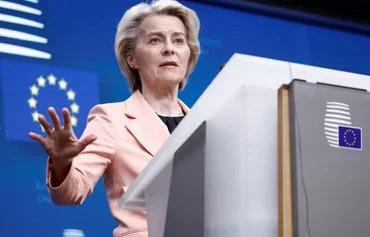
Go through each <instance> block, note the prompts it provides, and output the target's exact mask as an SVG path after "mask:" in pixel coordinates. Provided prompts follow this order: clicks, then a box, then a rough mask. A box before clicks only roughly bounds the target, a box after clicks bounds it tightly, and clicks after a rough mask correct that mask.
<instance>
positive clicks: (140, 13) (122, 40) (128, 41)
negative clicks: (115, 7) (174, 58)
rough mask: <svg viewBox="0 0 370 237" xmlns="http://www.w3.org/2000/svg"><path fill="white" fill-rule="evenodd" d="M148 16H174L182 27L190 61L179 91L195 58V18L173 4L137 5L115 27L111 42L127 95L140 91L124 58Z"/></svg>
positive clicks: (171, 0)
mask: <svg viewBox="0 0 370 237" xmlns="http://www.w3.org/2000/svg"><path fill="white" fill-rule="evenodd" d="M152 15H169V16H175V17H178V18H179V19H180V20H181V21H182V23H183V24H184V26H185V29H186V37H187V44H188V45H189V48H190V58H189V62H188V68H187V71H186V75H185V78H184V80H183V81H182V82H181V83H180V85H179V89H183V88H184V87H185V85H186V83H187V80H188V77H189V75H190V73H191V72H192V71H193V70H194V67H195V65H196V63H197V61H198V58H199V53H200V44H199V39H198V35H199V28H200V23H199V18H198V16H197V14H196V13H195V12H194V11H193V10H191V9H190V8H187V7H185V6H184V5H182V4H181V3H179V2H177V1H175V0H153V1H152V2H151V3H150V4H148V3H139V4H137V5H135V6H133V7H131V8H130V9H129V10H127V11H126V12H125V14H124V15H123V17H122V19H121V21H120V22H119V24H118V27H117V32H116V38H115V54H116V58H117V60H118V63H119V67H120V69H121V71H122V73H123V74H124V75H125V76H126V77H127V79H128V81H129V87H130V90H131V92H133V91H136V90H141V79H140V76H139V73H138V71H137V70H136V69H132V68H131V67H130V66H129V65H128V63H127V61H126V54H127V53H128V52H133V51H134V50H135V46H136V41H137V38H138V36H139V33H140V32H139V31H138V29H139V26H140V24H141V22H142V21H143V20H144V19H145V18H146V17H148V16H152Z"/></svg>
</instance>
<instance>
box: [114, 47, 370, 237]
mask: <svg viewBox="0 0 370 237" xmlns="http://www.w3.org/2000/svg"><path fill="white" fill-rule="evenodd" d="M295 78H299V79H302V80H306V81H308V82H313V83H316V82H322V83H328V84H334V85H341V86H351V87H354V88H361V89H368V90H370V77H369V76H365V75H359V74H354V73H349V72H342V71H336V70H331V69H325V68H318V67H313V66H308V65H302V64H296V63H291V62H287V61H279V60H274V59H267V58H261V57H255V56H250V55H242V54H234V55H233V56H232V57H231V59H230V60H229V61H228V63H227V64H226V65H225V66H224V67H223V69H222V70H221V71H220V72H219V74H218V75H217V76H216V78H215V79H214V80H213V81H212V83H211V84H210V85H209V87H208V88H207V89H206V91H205V92H204V93H203V94H202V95H201V96H200V98H199V99H198V101H197V102H196V103H195V104H194V106H193V107H192V110H191V112H190V113H189V114H188V115H187V116H186V117H185V118H184V119H183V120H182V122H181V123H180V124H179V126H178V127H177V128H176V129H175V131H174V132H173V133H172V135H171V136H170V138H169V139H168V140H167V141H166V143H165V144H164V145H163V146H162V148H161V149H160V151H159V152H158V153H157V154H156V156H155V157H154V158H153V159H152V160H151V161H150V162H149V164H148V165H147V167H146V168H145V169H144V170H143V172H142V173H141V174H140V175H139V176H138V177H137V179H136V180H135V181H134V183H133V184H132V185H131V187H130V188H129V189H128V190H127V192H126V193H125V194H124V195H123V196H122V198H121V199H120V206H121V208H124V209H131V210H146V211H147V217H148V231H149V236H150V237H173V236H176V237H182V236H184V237H185V236H186V237H189V236H192V237H203V236H207V237H225V236H232V237H246V236H253V237H276V236H278V223H279V221H278V220H279V215H278V210H279V208H278V158H277V157H278V137H277V133H278V124H277V121H278V119H277V115H278V113H277V110H278V103H277V101H278V100H277V98H278V97H277V95H278V94H277V91H278V88H279V87H280V86H281V85H282V84H289V83H290V81H292V80H293V79H295Z"/></svg>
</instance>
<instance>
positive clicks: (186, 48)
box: [29, 0, 200, 237]
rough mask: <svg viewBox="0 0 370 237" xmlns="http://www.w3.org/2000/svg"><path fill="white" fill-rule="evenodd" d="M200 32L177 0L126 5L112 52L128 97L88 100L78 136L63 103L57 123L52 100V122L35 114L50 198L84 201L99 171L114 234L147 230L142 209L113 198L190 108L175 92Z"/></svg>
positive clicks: (194, 56)
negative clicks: (85, 120) (114, 225)
mask: <svg viewBox="0 0 370 237" xmlns="http://www.w3.org/2000/svg"><path fill="white" fill-rule="evenodd" d="M198 33H199V19H198V17H197V15H196V13H195V12H194V11H193V10H191V9H189V8H187V7H185V6H183V5H182V4H180V3H179V2H177V1H172V0H158V1H153V2H152V3H150V4H147V3H140V4H138V5H135V6H133V7H132V8H130V9H129V10H127V11H126V12H125V14H124V15H123V17H122V19H121V21H120V23H119V25H118V27H117V34H116V39H115V52H116V57H117V60H118V63H119V66H120V68H121V70H122V72H123V74H124V75H125V76H126V78H127V79H128V81H129V86H130V89H131V92H132V95H131V97H130V98H128V99H127V100H126V101H123V102H117V103H109V104H100V105H96V106H95V107H94V108H92V109H91V111H90V113H89V115H88V123H87V126H86V129H85V131H84V133H83V135H82V136H81V138H80V139H78V138H77V137H76V136H75V135H74V133H73V130H72V126H71V119H70V114H69V111H68V109H66V108H64V109H63V110H62V114H63V124H61V121H60V119H59V118H58V115H57V113H56V111H55V109H54V108H52V107H51V108H49V110H48V112H49V115H50V118H51V121H52V124H49V123H48V122H47V120H46V118H45V117H44V116H43V115H40V117H39V121H40V123H41V125H42V126H43V128H44V129H45V131H46V133H47V137H46V138H44V137H42V136H41V135H40V134H35V133H32V132H31V133H30V134H29V136H30V137H31V138H32V139H34V140H36V141H37V142H39V143H40V144H41V145H42V146H43V147H44V149H45V151H46V153H47V155H48V162H47V185H48V188H49V191H50V195H51V198H52V200H53V202H54V203H56V204H58V205H73V204H82V203H83V202H84V200H85V199H86V197H87V196H88V195H90V194H91V193H92V192H93V188H94V186H95V185H96V183H97V181H98V180H99V178H100V177H102V176H103V177H104V185H105V188H106V193H107V198H108V203H109V207H110V210H111V212H112V215H113V217H114V218H115V219H116V220H117V222H118V227H117V228H116V229H115V230H114V231H113V236H115V237H122V236H126V237H144V236H147V235H148V233H147V223H146V215H145V213H144V212H133V211H125V210H121V209H119V207H118V199H119V198H120V196H121V195H122V194H123V193H124V191H125V190H126V189H127V188H128V187H129V186H130V184H131V183H132V182H133V180H134V179H135V178H136V177H137V175H138V174H139V173H140V172H141V171H142V169H143V168H144V167H145V166H146V164H147V163H148V162H149V160H150V159H152V157H153V156H154V155H155V154H156V153H157V152H158V150H159V149H160V147H161V146H162V145H163V143H164V142H165V141H166V139H167V138H168V137H169V136H170V133H171V132H172V131H173V129H174V128H175V127H176V126H177V124H178V123H179V122H180V121H181V119H182V118H183V117H184V116H185V115H186V113H188V112H189V108H188V107H187V106H186V105H185V104H184V103H183V102H182V101H181V100H179V99H178V92H179V90H181V89H184V87H185V85H186V82H187V79H188V77H189V75H190V73H191V72H192V71H193V69H194V67H195V65H196V63H197V60H198V56H199V51H200V45H199V40H198Z"/></svg>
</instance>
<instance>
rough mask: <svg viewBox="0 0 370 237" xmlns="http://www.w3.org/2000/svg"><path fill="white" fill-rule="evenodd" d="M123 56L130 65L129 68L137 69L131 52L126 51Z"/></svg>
mask: <svg viewBox="0 0 370 237" xmlns="http://www.w3.org/2000/svg"><path fill="white" fill-rule="evenodd" d="M125 56H126V61H127V64H128V65H129V66H130V68H132V69H137V66H136V60H135V57H134V55H133V54H132V53H131V52H127V53H126V55H125Z"/></svg>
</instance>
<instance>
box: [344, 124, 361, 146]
mask: <svg viewBox="0 0 370 237" xmlns="http://www.w3.org/2000/svg"><path fill="white" fill-rule="evenodd" d="M338 130H339V131H338V133H339V137H338V138H339V139H338V140H339V147H343V148H353V149H358V150H361V149H362V129H361V128H358V127H352V126H339V127H338Z"/></svg>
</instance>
